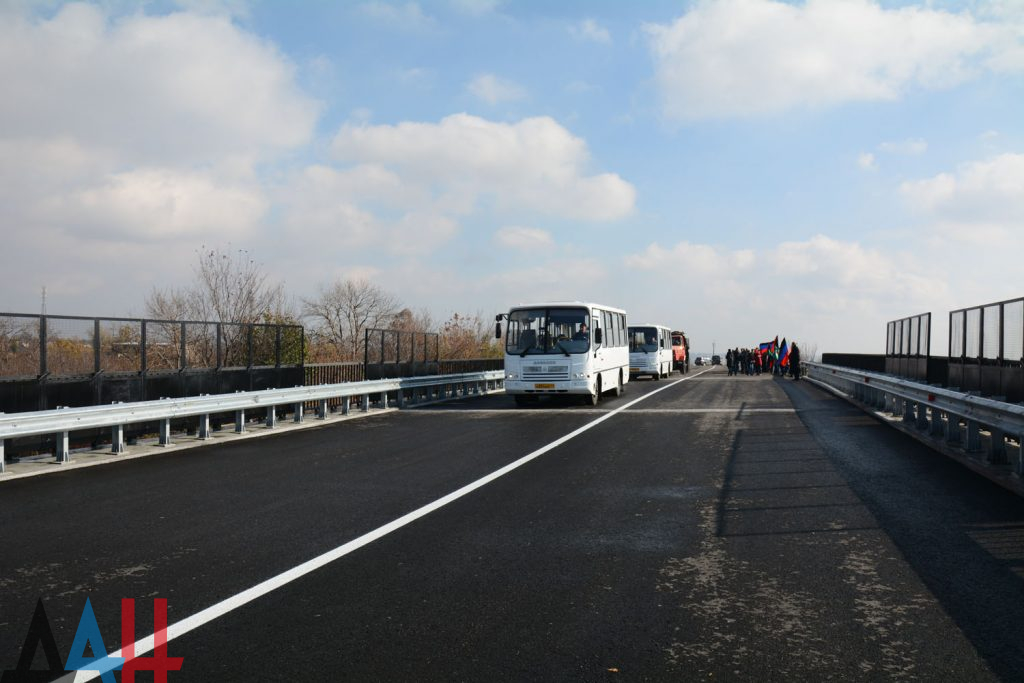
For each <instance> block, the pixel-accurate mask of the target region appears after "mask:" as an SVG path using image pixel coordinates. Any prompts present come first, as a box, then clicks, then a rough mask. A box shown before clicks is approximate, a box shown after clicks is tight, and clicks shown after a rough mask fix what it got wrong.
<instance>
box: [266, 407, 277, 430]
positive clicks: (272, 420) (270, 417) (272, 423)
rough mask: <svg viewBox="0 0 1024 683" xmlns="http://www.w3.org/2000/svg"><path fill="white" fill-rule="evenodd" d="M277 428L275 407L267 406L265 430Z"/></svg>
mask: <svg viewBox="0 0 1024 683" xmlns="http://www.w3.org/2000/svg"><path fill="white" fill-rule="evenodd" d="M276 426H277V406H267V429H273V428H274V427H276Z"/></svg>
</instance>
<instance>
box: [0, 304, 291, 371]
mask: <svg viewBox="0 0 1024 683" xmlns="http://www.w3.org/2000/svg"><path fill="white" fill-rule="evenodd" d="M304 345H305V335H304V333H303V328H302V326H301V325H284V324H263V323H218V322H208V321H194V320H153V319H146V318H89V317H81V316H67V315H29V314H22V313H0V379H9V378H22V377H48V376H49V377H64V376H78V375H92V374H98V373H101V372H103V373H115V372H141V373H146V372H149V371H178V370H187V369H214V368H252V367H287V366H299V365H302V360H303V353H304Z"/></svg>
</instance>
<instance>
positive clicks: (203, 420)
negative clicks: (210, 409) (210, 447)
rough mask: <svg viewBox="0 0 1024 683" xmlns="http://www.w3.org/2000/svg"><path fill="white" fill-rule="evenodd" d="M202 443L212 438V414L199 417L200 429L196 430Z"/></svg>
mask: <svg viewBox="0 0 1024 683" xmlns="http://www.w3.org/2000/svg"><path fill="white" fill-rule="evenodd" d="M196 432H197V435H198V436H199V440H200V441H206V440H207V439H209V438H210V414H209V413H207V414H205V415H200V416H199V429H197V430H196Z"/></svg>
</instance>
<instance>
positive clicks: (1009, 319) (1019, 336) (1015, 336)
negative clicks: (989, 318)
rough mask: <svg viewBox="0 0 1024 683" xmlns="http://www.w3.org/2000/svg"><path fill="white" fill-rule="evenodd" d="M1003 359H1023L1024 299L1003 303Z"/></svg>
mask: <svg viewBox="0 0 1024 683" xmlns="http://www.w3.org/2000/svg"><path fill="white" fill-rule="evenodd" d="M1003 359H1004V360H1007V361H1024V299H1020V300H1017V301H1010V302H1008V303H1006V304H1003Z"/></svg>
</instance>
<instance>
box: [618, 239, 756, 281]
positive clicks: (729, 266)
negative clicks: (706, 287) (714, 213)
mask: <svg viewBox="0 0 1024 683" xmlns="http://www.w3.org/2000/svg"><path fill="white" fill-rule="evenodd" d="M755 260H756V259H755V256H754V253H753V252H752V251H750V250H749V249H743V250H738V251H726V250H723V249H720V248H718V247H714V246H711V245H707V244H691V243H690V242H679V243H677V244H675V245H674V246H673V247H671V248H669V249H666V248H664V247H662V246H661V245H660V244H657V243H654V244H651V245H649V246H648V247H647V249H645V250H644V251H643V252H641V253H639V254H631V255H629V256H627V257H626V265H627V266H628V267H630V268H635V269H637V270H675V269H678V270H679V271H681V272H685V273H693V274H698V275H709V274H716V275H722V274H732V273H735V272H737V271H742V270H746V269H749V268H750V267H751V266H752V265H753V264H754V262H755Z"/></svg>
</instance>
